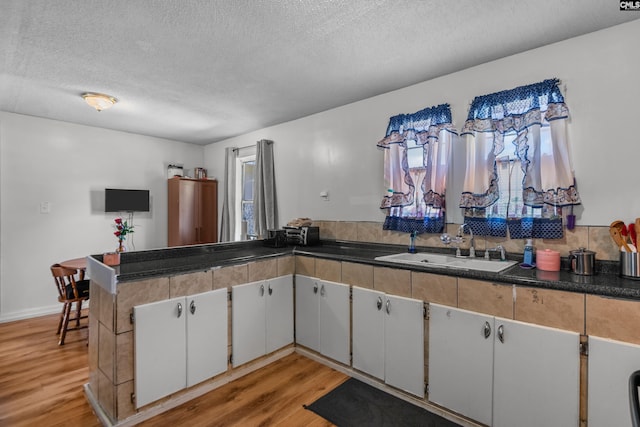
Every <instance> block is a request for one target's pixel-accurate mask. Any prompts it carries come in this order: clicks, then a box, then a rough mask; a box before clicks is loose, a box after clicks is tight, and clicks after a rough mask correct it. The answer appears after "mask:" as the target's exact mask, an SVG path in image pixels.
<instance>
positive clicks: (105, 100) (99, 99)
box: [82, 92, 118, 111]
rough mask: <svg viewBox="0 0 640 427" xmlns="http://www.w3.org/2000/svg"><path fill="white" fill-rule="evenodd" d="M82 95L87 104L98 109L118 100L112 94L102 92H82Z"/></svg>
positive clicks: (105, 107)
mask: <svg viewBox="0 0 640 427" xmlns="http://www.w3.org/2000/svg"><path fill="white" fill-rule="evenodd" d="M82 97H83V98H84V100H85V102H86V103H87V104H89V105H90V106H92V107H93V108H95V109H96V110H98V111H102V110H106V109H107V108H111V107H112V106H113V105H114V104H115V103H116V102H118V100H117V99H115V98H114V97H113V96H109V95H105V94H103V93H90V92H89V93H83V94H82Z"/></svg>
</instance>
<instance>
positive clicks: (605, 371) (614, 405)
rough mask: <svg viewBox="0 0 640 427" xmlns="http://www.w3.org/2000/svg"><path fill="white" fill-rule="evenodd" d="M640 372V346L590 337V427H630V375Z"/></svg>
mask: <svg viewBox="0 0 640 427" xmlns="http://www.w3.org/2000/svg"><path fill="white" fill-rule="evenodd" d="M637 370H640V346H638V345H635V344H629V343H625V342H620V341H614V340H609V339H605V338H599V337H593V336H591V337H589V381H588V384H589V393H588V399H589V404H588V408H589V415H588V417H589V422H588V424H589V427H600V426H605V427H608V426H620V427H625V426H631V412H630V406H629V376H630V375H631V374H632V373H633V372H635V371H637Z"/></svg>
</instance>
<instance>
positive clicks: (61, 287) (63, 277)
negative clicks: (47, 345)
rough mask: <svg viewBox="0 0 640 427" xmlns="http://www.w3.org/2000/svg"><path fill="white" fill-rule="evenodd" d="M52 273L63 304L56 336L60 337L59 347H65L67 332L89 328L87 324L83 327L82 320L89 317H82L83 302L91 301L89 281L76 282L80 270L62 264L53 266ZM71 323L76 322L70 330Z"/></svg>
mask: <svg viewBox="0 0 640 427" xmlns="http://www.w3.org/2000/svg"><path fill="white" fill-rule="evenodd" d="M51 273H52V274H53V278H54V279H55V281H56V287H57V288H58V301H60V302H61V303H62V304H63V307H62V313H61V314H60V321H59V322H58V330H57V332H56V334H59V335H60V341H59V342H58V345H63V344H64V339H65V337H66V335H67V331H72V330H77V329H84V328H86V327H88V325H86V324H85V325H83V326H81V325H80V319H86V318H87V317H88V316H86V315H85V316H83V315H82V302H83V301H88V300H89V280H76V277H75V276H76V274H77V273H78V270H75V269H70V268H65V267H62V266H61V265H60V264H53V265H52V266H51ZM73 303H76V310H75V314H76V315H75V317H71V308H72V306H73ZM69 321H75V323H76V325H75V327H71V328H69Z"/></svg>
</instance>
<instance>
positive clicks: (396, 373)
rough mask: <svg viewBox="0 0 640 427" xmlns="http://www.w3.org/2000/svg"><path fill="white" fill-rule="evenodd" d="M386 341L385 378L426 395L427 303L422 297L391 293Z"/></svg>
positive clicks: (388, 298)
mask: <svg viewBox="0 0 640 427" xmlns="http://www.w3.org/2000/svg"><path fill="white" fill-rule="evenodd" d="M384 312H385V319H384V341H385V364H384V366H385V374H384V379H385V382H386V383H387V384H389V385H391V386H394V387H396V388H399V389H401V390H404V391H407V392H409V393H412V394H415V395H416V396H419V397H421V398H422V397H424V306H423V303H422V301H420V300H416V299H411V298H403V297H399V296H391V295H387V296H386V298H385V306H384Z"/></svg>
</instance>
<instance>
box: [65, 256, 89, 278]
mask: <svg viewBox="0 0 640 427" xmlns="http://www.w3.org/2000/svg"><path fill="white" fill-rule="evenodd" d="M60 265H61V266H63V267H64V268H71V269H73V270H78V271H79V272H80V275H79V280H83V279H84V272H85V270H86V269H87V258H85V257H83V258H73V259H68V260H66V261H62V262H61V263H60Z"/></svg>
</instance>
